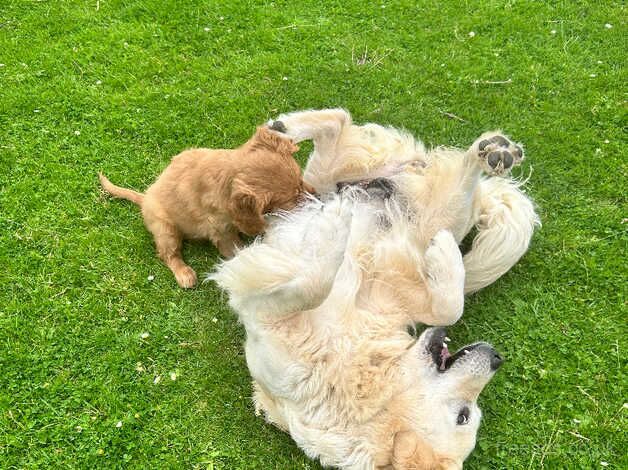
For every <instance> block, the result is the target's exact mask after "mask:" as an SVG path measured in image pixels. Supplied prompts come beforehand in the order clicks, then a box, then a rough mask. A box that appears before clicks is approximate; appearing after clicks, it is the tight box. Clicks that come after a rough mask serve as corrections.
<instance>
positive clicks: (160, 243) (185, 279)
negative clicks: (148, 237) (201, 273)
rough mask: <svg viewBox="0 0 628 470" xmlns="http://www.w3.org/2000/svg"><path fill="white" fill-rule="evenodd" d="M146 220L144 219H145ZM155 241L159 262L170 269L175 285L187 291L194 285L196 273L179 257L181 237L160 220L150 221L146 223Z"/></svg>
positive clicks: (176, 231) (173, 228) (171, 226)
mask: <svg viewBox="0 0 628 470" xmlns="http://www.w3.org/2000/svg"><path fill="white" fill-rule="evenodd" d="M145 220H146V219H145ZM146 226H147V228H148V230H150V231H151V232H152V234H153V237H154V239H155V246H156V247H157V254H158V255H159V257H160V258H161V260H162V261H163V262H164V263H165V264H166V266H168V267H169V268H170V270H171V271H172V273H173V274H174V277H175V278H176V279H177V283H178V284H179V286H180V287H183V288H184V289H189V288H191V287H194V286H195V285H196V273H195V272H194V270H193V269H192V268H191V267H190V266H188V265H187V264H185V261H183V257H182V256H181V246H182V243H183V236H182V235H181V233H180V232H179V231H178V230H177V228H176V227H175V226H173V225H172V224H169V223H167V222H164V221H162V220H155V219H153V220H151V221H150V222H147V223H146Z"/></svg>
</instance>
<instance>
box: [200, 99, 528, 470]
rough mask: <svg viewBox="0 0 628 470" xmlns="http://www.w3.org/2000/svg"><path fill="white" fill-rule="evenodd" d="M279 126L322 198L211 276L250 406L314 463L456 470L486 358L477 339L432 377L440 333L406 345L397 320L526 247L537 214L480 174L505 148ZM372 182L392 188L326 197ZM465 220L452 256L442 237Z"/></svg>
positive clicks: (450, 311) (446, 309) (468, 446)
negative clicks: (242, 354)
mask: <svg viewBox="0 0 628 470" xmlns="http://www.w3.org/2000/svg"><path fill="white" fill-rule="evenodd" d="M279 120H281V122H282V123H283V124H284V125H285V132H286V133H287V134H288V135H289V136H290V137H292V138H293V139H294V140H295V141H300V140H304V139H312V140H313V141H314V151H313V153H312V155H311V156H310V160H309V162H308V165H307V168H306V170H305V173H304V179H305V180H306V181H307V182H309V183H310V184H312V185H313V186H314V187H315V188H316V189H317V191H318V192H319V193H320V194H328V196H326V197H324V198H323V202H321V201H318V200H314V199H312V200H310V201H308V202H307V203H305V204H303V205H302V206H301V207H300V208H298V209H297V210H296V211H294V212H292V213H290V214H284V215H282V216H280V217H278V218H277V219H276V220H275V221H274V222H273V223H271V225H270V227H269V230H268V232H267V234H266V235H265V237H264V239H263V240H258V241H256V242H255V243H254V244H253V245H252V246H250V247H248V248H246V249H244V250H242V251H240V252H239V253H238V254H237V255H236V256H235V258H233V259H231V260H229V261H226V262H224V263H223V264H222V265H221V266H220V267H219V269H218V270H217V272H216V273H214V274H213V275H212V276H211V278H212V279H214V280H215V281H216V282H217V283H218V284H219V285H220V286H221V287H222V288H223V289H225V290H226V291H227V292H228V294H229V299H230V305H231V306H232V307H233V309H234V310H235V311H236V312H237V313H238V315H239V318H240V320H241V321H242V323H243V324H244V326H245V328H246V331H247V340H246V357H247V364H248V367H249V369H250V372H251V375H252V377H253V381H254V389H255V396H254V398H255V404H256V408H257V410H258V411H261V412H263V413H264V414H265V416H266V418H267V420H268V421H270V422H272V423H274V424H276V425H277V426H279V427H280V428H282V429H284V430H286V431H288V432H289V433H290V435H291V436H292V438H293V439H294V440H295V441H296V442H297V444H298V445H299V446H300V447H301V448H302V449H303V450H304V451H305V452H306V453H307V454H308V455H309V456H311V457H313V458H319V459H320V461H321V463H322V464H324V465H332V466H336V467H339V468H355V469H362V468H396V469H410V468H461V467H462V462H463V461H464V459H465V458H466V457H467V455H468V454H469V453H470V452H471V450H472V449H473V447H474V445H475V436H476V432H477V428H478V425H479V420H480V415H481V414H480V411H479V409H478V408H477V405H476V398H477V396H478V394H479V393H480V391H481V390H482V388H483V387H484V385H485V384H486V383H487V382H488V380H489V379H490V377H491V376H492V374H493V373H494V370H493V369H492V368H491V367H490V366H489V364H490V361H491V358H492V357H493V355H494V354H495V353H494V351H493V350H492V348H490V347H489V346H488V345H484V344H482V345H481V347H474V348H471V349H470V350H469V353H468V354H467V355H464V357H461V358H460V359H458V360H456V361H455V362H454V363H453V365H452V366H451V367H450V368H448V369H447V370H446V371H440V372H439V371H438V370H437V369H438V366H439V364H438V360H437V359H435V358H434V357H433V344H432V343H433V339H434V337H435V336H434V335H436V334H437V333H438V334H441V332H440V331H436V330H434V329H428V330H426V332H424V333H423V335H422V336H421V338H420V339H419V340H416V339H415V338H413V337H412V336H410V335H409V334H408V333H407V332H406V326H407V325H409V324H411V325H413V324H415V323H424V324H428V325H449V324H452V323H454V322H455V321H457V320H458V318H459V317H460V315H461V314H462V310H463V305H464V294H465V292H472V291H476V290H478V289H481V288H482V287H485V286H486V285H488V284H490V283H491V282H493V281H495V280H496V279H497V278H498V277H500V276H501V275H502V274H504V273H505V272H506V271H508V269H510V267H511V266H512V265H513V264H514V263H515V262H516V261H517V260H518V259H519V258H520V257H521V256H522V255H523V253H524V252H525V251H526V249H527V247H528V244H529V241H530V238H531V235H532V232H533V229H534V226H535V225H536V224H537V223H538V219H537V216H536V214H535V212H534V209H533V205H532V203H531V201H530V200H529V199H528V198H527V197H526V196H525V195H524V194H523V193H522V191H521V190H520V189H519V188H518V185H517V184H516V183H515V182H514V181H512V180H509V179H505V178H498V177H489V178H486V177H483V176H482V172H483V170H484V171H488V172H490V173H506V172H507V170H508V168H505V167H508V166H509V165H508V163H509V162H510V163H514V164H516V163H518V161H520V160H521V158H522V157H523V153H522V151H521V149H520V147H517V146H515V144H513V143H512V142H510V141H508V140H507V139H505V138H503V137H499V134H498V133H496V132H493V133H487V134H484V135H482V136H481V137H480V138H479V139H478V140H477V141H476V142H475V143H474V144H473V145H472V146H471V147H470V148H469V149H468V150H467V151H465V152H463V151H459V150H455V149H447V148H436V149H434V150H431V151H427V150H426V149H425V147H424V146H423V144H421V143H420V142H417V141H416V140H415V139H414V138H413V137H411V136H410V135H408V134H406V133H404V132H401V131H398V130H395V129H392V128H384V127H381V126H378V125H375V124H367V125H364V126H356V125H353V124H352V123H351V118H350V116H349V114H348V113H347V112H346V111H344V110H339V109H334V110H322V111H304V112H298V113H292V114H288V115H284V116H281V117H280V118H279ZM495 152H497V153H495ZM500 152H501V153H500ZM504 152H506V153H508V155H509V157H508V156H507V155H506V154H505V153H504ZM500 155H501V156H502V157H501V158H502V159H501V160H499V161H498V162H497V163H496V162H495V161H494V160H495V159H496V156H500ZM513 160H514V162H513ZM377 177H380V178H385V179H386V181H389V182H390V183H392V186H393V187H394V192H393V193H392V194H391V195H388V194H385V195H384V196H390V197H384V198H382V197H380V195H379V194H378V191H377V188H375V189H374V190H373V191H371V190H369V189H366V190H361V189H349V190H348V191H345V192H344V193H343V194H342V195H337V194H335V193H334V191H335V189H336V184H337V183H338V182H341V181H352V180H354V181H359V180H371V179H373V178H377ZM474 226H475V227H477V235H476V236H475V238H474V241H473V246H472V249H471V250H470V251H469V253H468V254H466V255H465V256H464V258H463V257H462V256H461V254H460V251H459V249H458V243H460V241H461V240H462V239H463V238H464V237H465V236H466V235H467V233H469V231H470V230H471V229H472V228H473V227H474ZM464 407H467V409H468V410H469V411H470V418H469V422H468V423H466V424H464V425H459V424H457V421H456V419H457V417H458V416H459V412H460V410H461V409H463V408H464Z"/></svg>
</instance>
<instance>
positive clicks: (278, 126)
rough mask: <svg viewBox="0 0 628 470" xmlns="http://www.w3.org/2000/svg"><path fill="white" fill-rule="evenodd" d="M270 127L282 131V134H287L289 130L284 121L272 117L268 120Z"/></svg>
mask: <svg viewBox="0 0 628 470" xmlns="http://www.w3.org/2000/svg"><path fill="white" fill-rule="evenodd" d="M268 128H269V129H272V130H274V131H277V132H281V133H282V134H285V133H287V132H288V128H287V127H286V125H285V124H284V123H283V121H279V120H277V121H273V120H272V119H271V120H270V121H268Z"/></svg>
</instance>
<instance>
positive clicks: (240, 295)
mask: <svg viewBox="0 0 628 470" xmlns="http://www.w3.org/2000/svg"><path fill="white" fill-rule="evenodd" d="M351 211H352V207H351V202H350V201H347V200H341V199H337V200H335V201H332V202H331V203H328V204H326V205H325V206H324V207H323V208H322V210H321V209H320V208H316V209H315V210H314V211H313V213H312V215H311V217H310V219H309V222H308V223H306V224H304V225H300V224H296V223H295V222H294V221H292V220H286V221H285V222H283V224H286V227H281V226H280V227H277V228H275V229H274V230H272V231H271V233H269V237H268V241H264V242H258V243H255V244H253V245H251V246H249V247H248V248H245V249H243V250H242V251H240V252H239V253H238V254H237V255H236V256H235V257H234V258H232V259H231V260H228V261H225V262H223V263H222V265H221V266H220V267H219V268H218V270H217V271H216V272H215V273H213V274H212V275H210V276H209V279H212V280H214V281H216V282H217V283H218V285H219V286H220V287H221V288H223V289H225V290H226V291H227V292H228V293H229V297H230V303H231V305H232V306H233V307H234V309H235V310H236V311H237V312H238V313H239V314H240V315H241V316H242V315H245V316H246V315H247V314H248V313H252V314H270V315H281V314H289V313H294V312H298V311H303V310H309V309H313V308H315V307H317V306H319V305H320V304H321V303H322V302H323V301H324V300H325V299H326V298H327V296H328V295H329V292H330V291H331V288H332V286H333V282H334V278H335V277H336V273H337V272H338V269H339V268H340V265H341V264H342V261H343V259H344V253H345V249H346V244H347V239H348V236H349V232H350V226H351V220H350V219H351ZM299 222H303V221H299Z"/></svg>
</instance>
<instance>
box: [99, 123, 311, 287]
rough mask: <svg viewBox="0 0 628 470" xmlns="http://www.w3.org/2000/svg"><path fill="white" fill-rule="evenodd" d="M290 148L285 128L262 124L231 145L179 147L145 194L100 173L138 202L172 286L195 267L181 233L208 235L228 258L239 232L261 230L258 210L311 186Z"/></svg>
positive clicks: (278, 205)
mask: <svg viewBox="0 0 628 470" xmlns="http://www.w3.org/2000/svg"><path fill="white" fill-rule="evenodd" d="M297 150H298V147H297V146H296V145H295V144H294V143H293V142H292V140H291V139H290V138H288V137H287V136H286V135H285V134H280V133H278V132H277V131H275V130H272V129H269V128H268V127H267V126H261V127H259V128H258V129H257V132H256V133H255V134H254V135H253V137H252V138H251V139H250V140H249V141H248V142H246V143H245V144H244V145H242V146H241V147H239V148H237V149H235V150H212V149H203V148H200V149H191V150H186V151H184V152H182V153H180V154H179V155H177V156H175V157H174V158H173V159H172V162H171V163H170V165H168V167H167V168H166V169H165V170H164V172H163V173H162V174H161V176H159V178H158V179H157V181H155V182H154V183H153V184H152V185H151V186H150V187H149V188H148V190H147V191H146V193H145V194H141V193H138V192H136V191H132V190H130V189H126V188H121V187H119V186H115V185H114V184H112V183H111V182H110V181H109V180H108V179H107V178H106V177H105V176H104V175H102V174H100V175H99V176H100V182H101V184H102V187H103V188H104V189H105V191H107V192H108V193H110V194H111V195H112V196H114V197H118V198H123V199H128V200H129V201H132V202H134V203H135V204H137V205H139V206H140V207H141V209H142V215H143V217H144V224H145V225H146V228H147V229H148V230H149V231H150V232H151V233H152V234H153V237H154V239H155V245H156V247H157V253H158V254H159V257H160V258H161V259H162V260H163V262H164V263H165V264H166V265H167V266H168V267H169V268H170V270H171V271H172V272H173V273H174V276H175V278H176V279H177V282H178V284H179V286H181V287H183V288H189V287H194V286H195V285H196V273H195V272H194V270H193V269H192V268H191V267H190V266H188V265H187V264H186V263H185V262H184V261H183V258H182V256H181V245H182V241H183V239H184V238H189V239H210V240H211V241H212V242H213V243H214V245H216V248H218V251H219V252H220V254H221V255H222V256H223V257H225V258H230V257H231V256H233V254H234V252H235V250H236V249H237V248H239V247H241V245H242V243H241V239H240V235H239V233H240V232H241V233H244V234H246V235H258V234H260V233H262V232H263V231H264V229H265V227H266V221H265V219H264V215H265V214H268V213H269V212H274V211H277V210H289V209H291V208H293V207H294V206H295V205H296V204H297V202H298V201H299V199H300V198H301V197H302V196H303V195H304V194H305V193H306V192H309V193H313V192H314V189H313V188H312V187H311V186H310V185H308V184H306V183H304V182H303V179H302V177H301V169H300V168H299V165H298V164H297V162H296V161H295V160H294V158H293V154H294V153H295V152H296V151H297Z"/></svg>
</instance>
